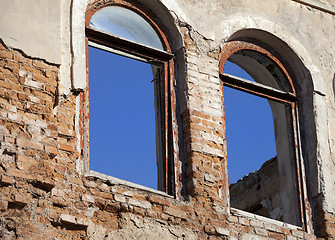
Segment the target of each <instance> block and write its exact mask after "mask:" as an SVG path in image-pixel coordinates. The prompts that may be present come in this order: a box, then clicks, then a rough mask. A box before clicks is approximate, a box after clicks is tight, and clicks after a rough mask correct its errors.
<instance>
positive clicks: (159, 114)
mask: <svg viewBox="0 0 335 240" xmlns="http://www.w3.org/2000/svg"><path fill="white" fill-rule="evenodd" d="M153 19H155V21H154V20H153ZM157 19H158V18H156V17H155V16H154V15H153V14H152V13H151V12H150V11H148V10H147V9H145V7H144V6H142V5H140V4H137V3H135V2H131V1H117V2H114V1H110V2H107V1H100V0H98V1H95V2H93V3H92V4H90V5H88V7H87V10H86V20H85V33H86V56H87V65H88V63H89V61H90V51H91V49H99V50H101V51H103V52H104V53H106V54H117V55H120V56H123V57H126V58H130V59H134V61H140V62H144V63H145V64H147V65H148V66H149V67H151V69H152V73H153V76H152V78H151V79H146V83H150V82H151V83H152V84H153V85H154V87H153V89H154V90H153V95H154V96H153V99H154V100H153V101H154V103H153V104H152V105H154V106H150V107H154V121H155V124H154V125H155V126H152V127H153V128H154V131H155V135H156V136H155V142H156V143H155V146H154V147H155V148H156V161H157V176H158V177H157V180H158V183H157V188H158V190H161V191H164V192H166V193H168V194H170V195H174V194H175V193H174V159H173V158H174V150H173V142H174V141H173V140H172V138H173V137H174V136H173V134H172V125H173V121H174V120H173V116H172V108H171V101H172V100H171V95H172V93H173V89H172V87H171V82H172V81H173V79H174V64H173V54H171V48H170V45H169V42H168V40H167V36H166V35H165V33H164V32H163V30H162V28H161V27H160V26H159V24H158V23H157V21H156V20H157ZM148 35H149V37H148ZM102 61H103V60H102ZM116 70H120V69H116ZM89 71H90V70H89V66H87V90H86V93H85V96H84V97H83V99H82V108H81V112H82V117H81V123H82V125H83V129H84V134H82V135H81V140H80V142H81V146H82V149H84V152H83V155H84V158H85V159H86V164H85V166H84V167H85V168H86V172H89V171H90V166H89V165H90V164H89V159H90V147H89V145H90V141H91V144H92V141H95V139H92V138H91V139H90V137H89V136H90V130H89V120H88V119H89V110H88V109H89V93H88V92H89V91H88V88H89V87H88V86H89V83H88V82H89V77H88V76H89ZM124 71H132V69H125V70H124ZM136 74H139V73H137V72H136ZM136 74H135V75H136ZM132 78H137V77H136V76H135V77H132ZM127 82H128V81H127ZM90 84H91V86H92V84H94V82H90ZM133 85H134V84H133ZM126 87H127V88H131V87H134V86H132V84H131V81H129V85H128V86H126ZM137 90H138V91H141V89H137ZM116 91H119V92H120V91H123V92H125V94H126V91H127V89H116ZM135 92H136V91H135ZM98 95H99V94H97V96H98ZM129 97H130V98H131V97H132V96H129ZM91 100H92V99H91ZM133 101H134V102H136V103H137V102H139V101H141V99H140V98H139V97H138V98H137V99H133ZM118 104H122V102H120V103H118ZM148 107H149V106H148ZM107 111H110V112H112V111H113V109H107ZM127 111H131V109H127ZM102 114H103V113H102ZM119 114H123V113H122V112H121V113H119ZM117 115H118V114H115V115H114V116H117ZM133 118H134V121H136V116H133ZM108 125H112V124H108V123H107V122H106V127H107V126H108ZM110 127H112V128H113V127H117V128H122V127H124V128H126V127H127V126H110ZM141 127H142V126H138V127H137V128H141ZM129 135H131V133H129ZM111 137H114V138H115V137H117V136H111ZM130 142H131V140H130ZM125 144H127V145H129V143H128V142H127V143H125ZM131 144H136V143H130V146H129V148H130V149H128V151H125V155H127V154H129V155H130V154H131V150H132V149H131ZM123 151H124V150H123ZM149 151H150V150H149ZM106 155H107V154H106ZM133 159H134V160H133V161H140V159H136V156H134V157H133ZM108 160H109V161H122V160H123V159H121V160H120V159H118V160H117V159H113V158H112V157H109V159H108ZM104 161H105V160H104ZM152 161H154V159H152ZM127 164H128V166H130V165H131V164H132V163H131V162H129V163H127ZM137 170H138V169H137ZM91 172H92V171H91ZM138 172H140V171H138ZM130 174H131V173H130ZM144 174H145V173H144ZM121 178H123V179H124V180H128V178H127V177H121Z"/></svg>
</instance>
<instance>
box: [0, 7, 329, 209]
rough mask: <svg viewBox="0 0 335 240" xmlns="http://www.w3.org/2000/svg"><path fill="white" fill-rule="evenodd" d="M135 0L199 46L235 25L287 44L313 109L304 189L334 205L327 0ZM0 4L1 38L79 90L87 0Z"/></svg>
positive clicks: (225, 35) (219, 39)
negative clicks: (311, 153)
mask: <svg viewBox="0 0 335 240" xmlns="http://www.w3.org/2000/svg"><path fill="white" fill-rule="evenodd" d="M141 2H143V3H148V2H150V5H151V6H154V5H157V6H155V7H153V11H154V12H155V13H156V14H157V15H159V14H160V12H159V11H163V12H164V14H162V16H163V17H164V18H165V19H168V20H167V21H166V23H167V27H172V28H173V29H175V28H176V27H175V26H173V25H174V23H176V24H177V25H178V24H182V25H187V26H190V29H191V30H192V32H193V33H192V34H193V36H194V39H193V40H195V41H196V42H197V43H199V46H200V45H201V44H200V43H201V42H203V41H205V42H207V43H208V45H201V46H202V48H201V49H200V50H201V51H202V52H203V53H206V51H210V50H212V49H211V48H219V47H220V45H221V44H222V43H224V42H225V41H226V40H228V39H229V38H230V37H231V36H232V35H233V34H234V33H236V32H237V31H239V30H241V29H261V30H263V31H266V32H268V33H271V34H273V35H275V36H277V37H278V38H279V39H281V40H282V41H284V42H286V43H287V45H288V46H289V47H290V48H291V49H292V50H293V51H294V52H295V53H296V54H297V55H298V56H299V58H300V59H301V61H302V62H303V64H304V65H305V67H306V68H307V70H308V71H309V74H310V75H311V79H312V80H313V83H312V85H313V91H314V96H313V103H314V111H313V113H314V116H310V117H311V118H314V120H315V124H316V135H317V136H316V138H317V154H316V155H317V167H318V172H317V173H316V174H318V177H319V178H318V179H319V182H318V183H317V184H316V185H315V186H313V189H312V192H313V193H314V194H315V195H316V194H320V193H322V194H323V195H324V196H325V201H324V202H323V203H324V204H325V209H328V210H329V211H334V210H335V196H334V195H333V194H332V193H333V192H335V184H334V183H335V177H333V174H332V172H333V171H334V170H335V166H334V161H335V157H334V152H335V122H334V121H333V120H332V119H334V117H335V98H334V76H335V75H334V71H335V70H334V69H335V17H334V9H335V5H334V3H333V2H332V1H331V0H305V1H302V0H301V1H300V0H299V1H293V0H292V1H288V0H267V1H262V0H239V1H237V0H226V1H222V0H211V1H208V2H206V4H204V3H203V1H200V0H182V1H181V0H179V1H177V0H161V1H160V3H159V4H158V3H157V4H152V2H153V1H148V0H141ZM157 2H159V1H158V0H157ZM298 2H305V3H306V4H307V5H308V6H307V5H304V4H301V3H298ZM0 3H1V8H0V16H1V20H2V21H0V37H1V39H2V40H3V41H4V42H5V44H6V45H8V46H9V47H12V48H15V49H20V50H22V51H23V52H24V53H25V54H27V55H29V56H31V57H35V58H39V59H45V60H46V61H48V62H51V63H55V64H61V68H60V73H59V77H60V89H59V90H60V93H61V94H69V93H70V91H71V89H72V88H74V89H77V90H83V89H85V85H86V56H85V32H84V18H85V10H86V6H87V3H88V0H60V1H54V0H25V1H20V0H1V1H0ZM313 6H316V8H314V7H313ZM27 9H29V10H27ZM320 9H321V10H320ZM322 9H326V10H327V9H328V10H327V11H328V13H324V12H323V13H324V14H322ZM169 14H170V15H169ZM27 19H29V20H30V21H27ZM177 27H178V26H177ZM177 31H178V29H177ZM32 33H33V34H32ZM172 35H173V36H177V35H178V34H177V33H174V34H172ZM315 39H316V40H315ZM325 46H328V47H327V48H325ZM181 47H182V41H181V39H178V40H177V41H176V44H175V48H174V50H175V51H178V50H179V49H181ZM71 74H72V75H71ZM71 77H72V80H73V81H72V82H71ZM302 85H303V83H302Z"/></svg>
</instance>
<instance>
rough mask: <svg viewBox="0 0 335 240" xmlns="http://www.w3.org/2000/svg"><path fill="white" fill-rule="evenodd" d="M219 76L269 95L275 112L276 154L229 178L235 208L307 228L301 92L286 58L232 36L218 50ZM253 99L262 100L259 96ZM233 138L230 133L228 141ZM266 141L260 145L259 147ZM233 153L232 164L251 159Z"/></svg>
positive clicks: (242, 88) (253, 92)
mask: <svg viewBox="0 0 335 240" xmlns="http://www.w3.org/2000/svg"><path fill="white" fill-rule="evenodd" d="M228 62H232V63H234V64H236V65H237V66H238V67H240V68H242V69H243V70H244V71H245V72H246V73H247V74H249V75H250V77H251V78H250V80H248V79H245V78H241V77H237V76H234V75H232V74H229V73H227V67H228V64H229V63H228ZM220 79H221V81H222V84H223V86H225V87H228V88H233V89H236V90H239V91H242V92H245V93H248V94H251V95H255V96H258V97H261V98H263V99H266V100H267V102H268V104H269V106H270V109H271V112H272V117H273V127H274V130H273V132H274V142H275V148H276V150H275V151H276V154H277V155H276V156H274V157H273V158H271V159H263V162H265V163H264V164H263V166H262V168H261V169H259V170H258V168H259V167H260V166H255V169H254V170H255V171H254V172H252V173H250V174H249V175H247V176H245V177H244V178H243V179H241V180H239V181H238V182H237V183H233V182H231V183H230V199H231V201H230V206H231V211H232V212H234V211H236V210H235V209H239V210H243V211H247V212H250V213H254V214H257V215H261V216H265V217H269V218H272V219H275V220H279V221H283V222H285V223H289V224H293V225H296V226H299V227H303V228H305V227H306V213H305V209H304V205H305V200H306V199H307V198H306V195H307V194H306V187H305V185H304V180H303V179H304V174H305V173H304V165H303V160H302V154H301V143H300V133H299V122H298V120H297V119H298V104H297V96H296V91H295V89H294V85H293V81H292V79H291V77H290V74H289V73H288V72H287V70H286V69H285V67H284V66H283V64H282V63H281V62H280V61H279V60H278V59H277V58H276V57H275V56H274V55H273V54H271V53H270V52H269V51H267V50H265V49H264V48H262V47H260V46H258V45H255V44H252V43H248V42H243V41H231V42H228V43H227V44H226V45H225V46H224V48H223V50H222V53H221V56H220ZM227 90H228V89H227ZM246 99H249V98H246ZM226 100H227V99H226V98H225V101H226ZM227 101H228V100H227ZM247 101H250V102H252V101H253V100H247ZM250 102H248V104H249V103H250ZM254 103H255V104H258V103H256V101H255V102H254ZM225 104H226V102H225ZM230 104H232V105H233V108H235V110H236V111H238V110H239V109H236V106H234V102H232V103H230ZM265 104H266V103H265ZM265 107H266V106H265ZM225 108H226V106H225ZM265 111H266V109H264V112H265ZM226 114H228V113H226ZM261 114H262V113H261ZM227 117H228V116H226V118H227ZM244 121H248V119H247V118H246V119H244ZM242 124H243V123H242ZM228 127H229V126H227V128H228ZM261 127H262V126H261ZM245 131H248V130H245ZM231 134H234V133H231ZM254 137H255V138H257V137H259V136H257V135H255V136H254ZM240 138H243V136H240ZM229 141H230V139H229V136H227V144H228V145H229V143H230V142H229ZM250 141H253V140H252V139H251V140H250ZM250 144H252V142H250ZM263 147H264V146H259V148H260V149H261V148H263ZM238 148H239V149H238V151H241V152H243V151H246V150H245V149H246V148H244V146H243V145H241V146H238ZM248 151H249V150H248ZM229 158H230V155H229V152H228V164H229V162H235V163H237V165H238V166H239V168H243V166H244V165H246V162H247V161H249V160H250V159H248V158H244V159H229ZM266 171H267V172H266Z"/></svg>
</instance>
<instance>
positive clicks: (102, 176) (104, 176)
mask: <svg viewBox="0 0 335 240" xmlns="http://www.w3.org/2000/svg"><path fill="white" fill-rule="evenodd" d="M85 177H95V178H98V179H100V180H103V181H108V182H109V183H111V184H115V185H123V186H127V187H130V188H134V189H137V190H142V191H146V192H150V193H154V194H157V195H161V196H164V197H168V198H172V199H174V197H173V196H171V195H169V194H167V193H165V192H162V191H159V190H156V189H153V188H149V187H145V186H142V185H140V184H136V183H132V182H128V181H126V180H122V179H119V178H116V177H112V176H109V175H107V174H103V173H99V172H96V171H92V170H90V171H89V172H88V173H87V174H85Z"/></svg>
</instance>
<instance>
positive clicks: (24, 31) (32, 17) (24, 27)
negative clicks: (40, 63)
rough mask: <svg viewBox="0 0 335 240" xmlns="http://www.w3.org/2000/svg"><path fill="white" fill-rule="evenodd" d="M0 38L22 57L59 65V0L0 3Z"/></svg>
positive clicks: (2, 0) (7, 1)
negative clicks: (18, 50) (19, 51)
mask: <svg viewBox="0 0 335 240" xmlns="http://www.w3.org/2000/svg"><path fill="white" fill-rule="evenodd" d="M0 6H1V7H0V16H1V17H0V18H1V21H0V37H1V38H2V40H3V41H4V42H5V43H6V44H7V45H8V46H9V47H13V48H16V49H20V50H22V51H23V52H24V53H25V54H27V55H29V56H32V57H36V58H40V59H46V60H47V61H49V62H51V63H56V64H60V63H61V57H60V50H61V42H60V36H61V34H60V27H61V26H60V18H61V8H60V4H59V1H54V0H24V1H21V0H1V1H0Z"/></svg>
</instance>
